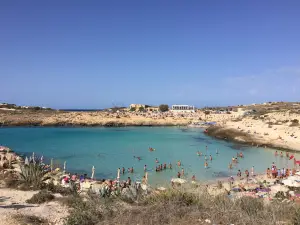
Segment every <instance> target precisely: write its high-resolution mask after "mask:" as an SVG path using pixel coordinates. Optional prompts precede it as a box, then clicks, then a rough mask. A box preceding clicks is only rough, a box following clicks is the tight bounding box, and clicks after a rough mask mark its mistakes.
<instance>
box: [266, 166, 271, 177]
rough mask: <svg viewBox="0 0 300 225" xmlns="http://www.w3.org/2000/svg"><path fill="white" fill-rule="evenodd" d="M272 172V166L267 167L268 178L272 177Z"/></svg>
mask: <svg viewBox="0 0 300 225" xmlns="http://www.w3.org/2000/svg"><path fill="white" fill-rule="evenodd" d="M270 173H271V170H270V168H268V169H267V178H271V175H270Z"/></svg>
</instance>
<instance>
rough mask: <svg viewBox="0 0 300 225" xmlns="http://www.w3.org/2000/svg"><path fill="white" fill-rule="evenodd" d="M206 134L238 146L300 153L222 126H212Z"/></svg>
mask: <svg viewBox="0 0 300 225" xmlns="http://www.w3.org/2000/svg"><path fill="white" fill-rule="evenodd" d="M205 134H206V135H208V136H210V137H213V138H216V139H219V140H224V141H230V142H234V143H238V144H244V145H249V146H256V147H265V148H273V149H278V150H283V151H295V150H296V151H299V150H297V149H293V148H290V147H284V146H282V145H278V144H276V143H270V142H268V141H267V140H260V139H257V138H256V137H255V136H254V135H252V134H249V133H247V132H243V131H240V130H238V129H234V128H226V127H222V126H211V127H208V128H207V129H206V131H205Z"/></svg>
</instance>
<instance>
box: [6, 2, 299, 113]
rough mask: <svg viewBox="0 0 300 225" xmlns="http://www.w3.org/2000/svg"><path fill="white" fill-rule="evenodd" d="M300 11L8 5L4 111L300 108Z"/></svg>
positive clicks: (295, 6)
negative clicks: (143, 106) (139, 106)
mask: <svg viewBox="0 0 300 225" xmlns="http://www.w3.org/2000/svg"><path fill="white" fill-rule="evenodd" d="M299 9H300V1H296V0H295V1H278V0H272V1H268V0H264V1H256V0H251V1H237V0H232V1H223V0H219V1H217V0H213V1H199V0H198V1H177V0H172V1H159V0H158V1H154V0H153V1H140V0H138V1H130V0H129V1H92V0H90V1H77V0H70V1H67V0H66V1H58V0H52V1H31V0H27V1H1V2H0V82H1V88H0V102H12V103H17V104H21V105H42V106H48V107H54V108H102V107H110V106H112V105H113V104H118V105H128V104H130V103H148V104H153V105H157V104H160V103H168V104H176V103H177V104H194V105H196V106H206V105H233V104H247V103H254V102H265V101H299V100H300V98H299V96H300V90H299V89H300V88H299V87H300V44H299V43H300V42H299V40H300V13H299Z"/></svg>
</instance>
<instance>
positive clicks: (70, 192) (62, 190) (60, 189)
mask: <svg viewBox="0 0 300 225" xmlns="http://www.w3.org/2000/svg"><path fill="white" fill-rule="evenodd" d="M44 188H45V189H46V190H48V191H50V192H52V193H59V194H61V195H63V196H68V195H74V194H77V192H76V191H74V190H72V189H71V188H69V187H67V188H65V187H62V186H61V185H55V184H54V183H53V182H49V183H48V184H45V186H44Z"/></svg>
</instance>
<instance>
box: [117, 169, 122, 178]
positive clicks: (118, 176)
mask: <svg viewBox="0 0 300 225" xmlns="http://www.w3.org/2000/svg"><path fill="white" fill-rule="evenodd" d="M120 171H121V170H120V168H119V169H118V172H117V180H118V181H120Z"/></svg>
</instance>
